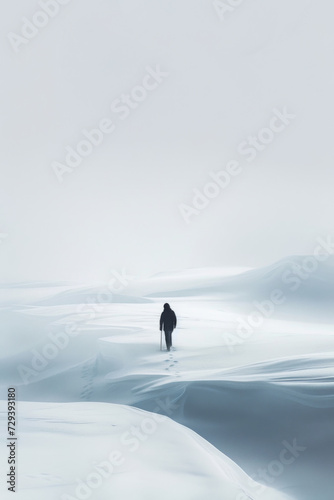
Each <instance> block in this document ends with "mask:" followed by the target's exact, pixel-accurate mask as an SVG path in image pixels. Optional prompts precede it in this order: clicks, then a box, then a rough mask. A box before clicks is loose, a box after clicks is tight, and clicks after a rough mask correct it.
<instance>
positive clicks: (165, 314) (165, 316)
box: [160, 304, 177, 332]
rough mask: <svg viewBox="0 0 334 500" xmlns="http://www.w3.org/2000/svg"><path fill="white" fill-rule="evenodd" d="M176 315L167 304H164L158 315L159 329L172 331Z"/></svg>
mask: <svg viewBox="0 0 334 500" xmlns="http://www.w3.org/2000/svg"><path fill="white" fill-rule="evenodd" d="M176 323H177V320H176V315H175V312H174V311H173V310H172V309H171V308H170V305H169V304H164V310H163V311H162V313H161V316H160V330H162V329H163V330H164V331H165V332H172V331H173V330H174V328H175V327H176Z"/></svg>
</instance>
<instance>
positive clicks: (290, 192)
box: [0, 0, 334, 281]
mask: <svg viewBox="0 0 334 500" xmlns="http://www.w3.org/2000/svg"><path fill="white" fill-rule="evenodd" d="M40 2H43V0H40ZM225 3H228V0H226V2H225ZM0 5H1V16H0V27H1V34H2V37H1V41H0V56H1V62H2V71H1V82H2V92H1V97H0V99H1V121H2V127H1V142H2V144H1V160H2V161H1V183H0V189H1V196H0V199H1V205H0V233H2V236H1V241H0V262H1V264H0V266H1V269H0V270H1V281H23V280H75V281H88V280H104V279H106V278H107V277H108V273H109V270H110V269H122V268H125V269H127V270H128V271H129V272H131V273H132V274H137V275H145V274H151V273H155V272H160V271H168V270H172V269H183V268H186V267H204V266H239V265H240V266H262V265H267V264H270V263H272V262H274V261H276V260H278V259H280V258H282V257H285V256H288V255H291V254H308V253H312V251H313V248H314V246H315V244H316V239H317V238H318V237H319V236H326V235H329V234H332V233H333V227H334V226H333V214H334V195H333V177H334V176H333V142H334V140H333V116H334V99H333V89H334V66H333V48H334V30H333V16H334V5H333V2H332V0H319V1H317V2H314V1H311V0H293V1H291V0H245V1H244V2H241V5H240V6H239V7H237V8H235V10H234V11H233V12H229V13H228V14H227V15H226V17H225V19H223V20H222V19H220V18H219V16H218V14H217V13H216V11H215V9H214V7H213V2H212V1H211V0H71V1H70V2H69V3H68V5H66V6H65V5H64V6H61V7H60V9H59V12H58V14H57V15H56V16H55V17H54V18H53V19H50V21H49V22H48V24H47V25H46V26H45V27H44V28H41V29H40V30H39V33H38V34H37V35H36V36H35V37H34V38H33V39H32V40H31V41H29V43H27V44H25V45H23V44H22V46H20V47H19V51H18V53H16V52H15V51H14V50H13V48H12V46H11V44H10V42H9V39H8V33H10V32H12V33H16V34H20V31H21V29H22V24H23V18H24V17H26V18H28V19H32V18H33V16H34V14H35V13H36V12H37V11H38V10H40V7H39V2H38V1H35V0H34V1H33V0H15V1H14V2H8V1H5V0H1V2H0ZM156 65H159V66H160V67H161V69H162V70H163V71H165V72H168V74H169V76H168V78H166V79H165V80H164V81H163V82H162V84H161V85H160V86H159V88H157V89H156V90H154V91H152V92H150V93H149V95H148V96H147V99H146V100H145V101H144V102H142V103H141V105H140V106H139V107H138V109H135V110H133V111H132V112H131V115H130V116H129V117H128V118H127V119H126V120H124V121H121V120H120V119H119V117H115V115H113V113H112V111H111V110H110V105H111V103H112V102H113V101H114V100H115V99H117V98H119V96H121V94H122V93H128V92H129V91H131V90H132V88H133V87H135V86H136V85H138V84H140V83H141V81H142V79H143V77H144V76H145V74H146V69H145V68H146V67H147V66H151V67H155V66H156ZM284 106H286V108H287V110H288V111H289V112H290V113H292V114H294V115H296V118H295V119H294V120H293V121H292V122H291V124H290V125H289V126H287V127H286V129H285V130H284V131H283V132H282V133H280V134H278V133H277V134H276V135H275V137H274V140H273V142H272V143H271V144H269V145H268V146H267V147H266V149H265V150H264V151H262V152H260V153H259V154H258V155H257V157H256V159H255V160H254V161H253V162H251V163H249V162H247V160H246V157H242V156H241V155H240V154H239V153H238V151H237V149H238V145H239V144H240V143H241V142H242V141H244V140H247V137H248V136H250V135H254V134H257V132H258V131H259V130H261V129H262V128H263V127H266V126H267V125H268V123H269V122H270V119H271V117H272V116H273V112H272V110H273V109H274V108H277V109H283V108H284ZM105 117H109V118H114V120H115V123H116V130H115V132H114V133H113V134H111V135H110V136H105V139H104V142H103V144H102V145H100V146H98V147H96V148H95V149H94V151H93V153H92V154H91V156H90V157H88V158H86V159H84V160H83V162H82V163H81V165H79V166H78V167H77V168H76V169H75V171H74V172H73V173H71V174H66V175H64V177H63V183H59V182H58V180H57V178H56V176H55V174H54V171H53V169H52V166H51V165H52V162H53V161H63V160H64V157H65V148H66V146H71V147H76V145H77V143H78V142H79V141H80V140H81V139H83V136H82V133H81V131H82V129H84V128H87V129H91V128H95V127H96V126H97V124H98V123H99V122H100V121H101V119H103V118H105ZM233 159H236V160H238V161H239V162H240V164H241V165H242V168H243V171H242V173H241V174H240V175H238V176H237V177H235V178H234V179H233V182H231V184H230V185H229V186H228V187H227V188H226V189H223V190H221V192H220V194H219V195H218V196H217V197H216V198H215V199H214V200H212V201H211V202H210V204H209V206H208V207H207V208H205V210H203V211H202V212H201V213H200V214H199V215H197V216H194V217H192V218H191V222H190V223H189V224H186V223H185V221H184V220H183V218H182V216H181V215H180V211H179V205H180V204H182V203H185V204H188V205H190V204H191V203H192V198H193V190H194V189H195V188H197V189H200V190H203V188H204V186H205V185H206V183H207V182H208V180H209V173H210V172H211V171H217V170H221V169H223V168H224V167H225V165H226V163H227V162H228V161H230V160H233ZM3 235H6V237H5V236H3Z"/></svg>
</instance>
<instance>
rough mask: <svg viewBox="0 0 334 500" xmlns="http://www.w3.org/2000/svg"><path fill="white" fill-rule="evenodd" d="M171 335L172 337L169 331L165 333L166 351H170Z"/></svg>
mask: <svg viewBox="0 0 334 500" xmlns="http://www.w3.org/2000/svg"><path fill="white" fill-rule="evenodd" d="M171 335H172V332H170V331H167V332H165V339H166V346H167V351H170V346H171Z"/></svg>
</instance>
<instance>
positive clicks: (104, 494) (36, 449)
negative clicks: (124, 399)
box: [1, 403, 288, 500]
mask: <svg viewBox="0 0 334 500" xmlns="http://www.w3.org/2000/svg"><path fill="white" fill-rule="evenodd" d="M19 412H20V418H21V425H20V442H19V453H20V481H19V492H18V493H17V494H16V498H18V499H19V500H21V499H22V500H46V499H47V500H57V499H61V500H70V499H71V500H73V498H81V499H82V498H92V499H98V500H109V499H110V498H112V499H115V500H122V499H132V498H136V499H137V500H156V498H159V499H161V500H169V499H170V498H173V499H175V500H202V499H205V498H211V499H212V500H222V499H223V500H225V499H226V500H229V499H239V500H241V499H244V500H246V499H251V500H258V499H259V500H260V499H263V500H288V498H287V497H286V496H285V495H282V494H280V493H277V492H275V491H274V490H272V489H270V488H267V487H263V486H261V485H260V484H258V483H256V482H254V481H252V480H251V479H250V478H249V477H248V476H247V475H246V474H245V473H244V472H243V471H242V470H241V469H240V468H239V467H238V466H237V465H236V464H235V463H233V462H232V460H230V459H228V458H227V457H226V456H224V455H223V454H222V453H220V452H219V451H218V450H217V449H216V448H214V447H213V446H212V445H210V444H209V443H208V442H207V441H205V440H204V439H203V438H201V437H200V436H198V435H197V434H195V433H194V432H193V431H191V430H189V429H187V428H185V427H183V426H181V425H179V424H176V423H175V422H173V420H171V419H169V418H167V417H163V416H162V415H158V414H152V413H149V412H144V411H142V410H138V409H135V408H131V407H126V406H121V405H114V404H100V403H70V404H64V403H63V404H52V403H51V404H45V403H38V404H36V403H21V404H20V405H19ZM5 416H6V415H5V412H2V414H1V417H2V418H1V424H2V425H4V424H5ZM2 498H3V496H2ZM8 498H10V494H8Z"/></svg>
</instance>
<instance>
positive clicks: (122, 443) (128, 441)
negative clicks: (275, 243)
mask: <svg viewBox="0 0 334 500" xmlns="http://www.w3.org/2000/svg"><path fill="white" fill-rule="evenodd" d="M310 262H313V267H312V266H311V264H310ZM305 269H306V271H305ZM302 270H303V272H302ZM1 294H2V307H1V310H0V320H1V324H2V327H3V334H2V336H1V338H0V353H1V372H0V375H1V390H2V394H3V396H2V399H3V400H5V398H6V392H7V388H8V387H13V386H14V387H16V389H17V398H18V400H19V405H18V422H19V427H18V437H19V440H18V478H19V479H18V492H17V498H19V499H20V500H21V499H23V500H25V499H27V500H30V499H36V500H38V499H43V500H44V499H47V500H49V499H50V500H53V499H56V498H59V499H61V498H63V500H64V499H69V498H71V499H73V498H78V499H79V498H82V499H84V498H92V499H99V500H104V499H107V498H108V499H109V498H114V499H116V500H118V499H119V500H120V499H122V500H125V499H132V498H136V499H137V500H149V499H156V498H162V499H165V498H166V499H167V498H175V499H180V500H181V499H182V500H188V499H189V500H192V499H195V500H197V499H198V500H202V499H203V500H204V499H205V498H209V497H210V498H213V499H217V500H218V499H219V500H220V499H221V500H246V499H254V500H255V499H256V500H257V499H259V500H260V499H263V500H276V499H277V500H284V499H286V500H287V499H291V500H316V499H319V500H331V499H332V498H333V493H332V492H333V487H334V479H333V473H332V466H333V455H334V434H333V420H334V393H333V389H334V383H333V382H334V370H333V366H334V349H333V327H332V320H333V316H334V313H333V307H332V303H333V299H334V266H333V261H332V259H331V258H328V259H327V260H326V261H322V262H318V261H317V265H316V266H315V265H314V259H313V261H310V260H307V259H306V258H305V257H304V258H302V257H300V258H299V257H298V258H297V257H294V258H292V259H286V260H283V261H281V262H279V263H278V264H276V265H274V266H271V267H269V268H266V269H260V270H250V271H244V270H239V271H238V273H237V274H233V275H231V273H227V272H226V270H224V269H200V270H198V269H197V270H196V269H195V270H187V271H184V272H179V273H174V274H169V275H166V274H160V275H157V276H154V277H152V278H150V279H147V280H141V281H139V280H137V281H133V282H130V283H129V284H128V285H127V286H126V287H124V289H122V290H120V291H118V292H117V294H114V293H110V290H108V289H106V288H103V287H97V286H91V287H90V286H85V287H83V286H81V287H80V286H76V287H73V286H69V285H66V284H64V283H62V284H59V285H57V284H52V283H49V284H47V285H44V284H41V283H35V284H33V285H32V284H19V285H16V286H13V285H12V286H10V287H9V286H6V287H5V286H4V287H3V288H2V290H1ZM166 301H168V302H169V303H170V304H171V306H172V308H173V309H174V310H175V312H176V314H177V316H178V320H179V322H178V327H177V329H176V331H175V332H174V333H173V345H174V348H173V350H172V351H171V352H170V353H168V352H166V350H164V351H163V352H161V351H160V349H159V342H160V333H159V329H158V319H159V315H160V312H161V310H162V304H163V303H164V302H166ZM6 418H7V412H6V403H5V401H3V402H2V403H1V420H2V423H1V425H2V427H3V428H4V426H5V421H6ZM6 454H7V451H6V449H5V443H4V439H3V443H2V446H1V464H2V466H1V472H2V478H3V477H4V475H5V472H6V467H7V464H6ZM251 477H252V478H253V479H251ZM1 489H2V490H3V491H2V492H1V498H3V492H4V495H5V497H7V495H8V498H10V496H9V495H11V493H9V492H8V493H7V492H6V487H5V485H2V486H1Z"/></svg>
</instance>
